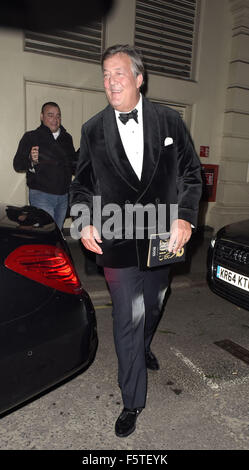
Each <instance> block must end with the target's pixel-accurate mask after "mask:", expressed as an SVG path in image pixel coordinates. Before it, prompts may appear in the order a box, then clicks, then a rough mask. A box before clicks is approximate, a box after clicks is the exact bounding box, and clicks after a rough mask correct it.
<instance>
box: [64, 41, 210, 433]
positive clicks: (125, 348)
mask: <svg viewBox="0 0 249 470" xmlns="http://www.w3.org/2000/svg"><path fill="white" fill-rule="evenodd" d="M102 69H103V78H104V87H105V91H106V96H107V98H108V101H109V105H108V106H107V107H106V108H105V109H104V110H103V111H101V112H100V113H98V114H97V115H96V116H94V117H93V118H91V119H90V120H89V121H88V122H87V123H86V124H85V125H83V127H82V138H81V146H80V156H79V163H78V167H77V172H76V177H75V179H74V181H73V183H72V187H71V206H74V205H75V207H76V205H77V204H79V205H80V204H81V206H82V208H83V210H84V208H86V209H87V210H86V212H88V213H90V215H91V219H90V222H91V221H92V223H90V225H89V217H87V220H88V222H86V223H84V218H83V219H82V221H83V223H82V225H83V228H82V232H81V237H82V238H81V240H82V243H83V244H84V246H85V247H86V248H87V249H88V250H91V251H93V252H94V253H96V259H97V263H98V264H99V265H101V266H103V267H104V273H105V278H106V281H107V283H108V286H109V289H110V293H111V298H112V304H113V327H114V341H115V347H116V352H117V356H118V383H119V386H120V388H121V393H122V399H123V404H124V408H123V410H122V412H121V414H120V416H119V417H118V419H117V421H116V424H115V432H116V435H117V436H118V437H126V436H128V435H129V434H131V433H132V432H133V431H134V430H135V427H136V420H137V417H138V415H139V414H140V412H141V411H142V409H143V408H144V407H145V404H146V394H147V369H151V370H154V371H155V370H158V369H159V364H158V361H157V358H156V357H155V355H154V354H153V353H152V351H151V348H150V346H151V342H152V338H153V335H154V333H155V331H156V327H157V325H158V322H159V320H160V315H161V311H162V306H163V301H164V297H165V292H166V290H167V287H168V282H169V281H168V275H169V268H168V266H162V267H159V268H153V269H149V268H147V265H146V260H147V257H148V236H146V233H147V232H148V230H149V229H151V227H148V225H146V222H145V226H144V227H143V228H144V233H145V237H144V239H140V238H139V237H137V236H136V233H137V231H136V228H137V227H136V226H134V233H133V237H132V236H131V235H132V234H129V236H127V237H126V235H125V234H127V233H128V232H129V231H128V230H126V229H127V227H126V226H125V222H121V223H122V225H121V226H120V227H119V228H118V230H117V234H116V236H115V233H114V235H113V237H112V238H111V239H110V238H109V237H105V236H101V234H100V233H99V230H98V227H96V224H95V225H94V198H96V197H97V196H100V197H101V204H102V208H104V209H106V208H107V207H109V206H110V205H113V207H115V205H116V207H118V208H119V209H121V210H122V211H123V212H124V213H125V210H126V208H128V209H129V207H130V206H131V205H136V204H138V205H139V204H140V205H141V206H142V207H148V206H149V205H152V206H153V207H154V208H155V212H156V213H157V211H158V206H159V205H160V206H161V209H162V207H164V208H165V211H166V209H167V207H169V205H170V204H173V205H175V206H176V205H178V218H176V219H175V220H174V222H173V223H172V225H171V227H169V229H170V230H171V236H170V245H169V249H170V250H173V251H174V250H175V251H177V250H178V249H181V248H182V246H183V245H184V244H185V243H186V242H187V241H188V240H189V238H190V236H191V230H192V229H191V225H196V223H197V214H198V203H199V199H200V195H201V186H202V183H201V175H200V162H199V159H198V157H197V155H196V153H195V150H194V146H193V143H192V140H191V137H190V135H189V133H188V131H187V129H186V127H185V125H184V123H183V121H182V120H181V118H180V116H179V114H178V113H176V112H175V111H173V110H172V109H170V108H168V107H166V106H161V105H159V104H153V103H151V102H150V101H149V100H147V99H146V98H144V97H143V96H142V95H141V94H140V87H141V85H142V83H143V76H144V67H143V62H142V59H141V56H140V53H139V52H138V51H137V50H136V49H135V48H134V47H132V46H128V45H116V46H113V47H110V48H108V49H107V50H106V51H105V52H104V55H103V58H102ZM72 212H74V214H75V209H74V210H73V211H72ZM100 212H101V213H102V219H101V224H100V227H101V230H102V228H103V227H104V224H105V222H106V213H107V211H106V210H102V211H100ZM165 215H166V214H165ZM123 220H125V217H123V218H122V221H123ZM138 228H139V227H138ZM152 229H153V227H152ZM152 233H153V232H152ZM154 233H155V232H154ZM102 235H103V232H102ZM120 235H123V237H121V236H120ZM155 405H156V404H155ZM157 405H158V404H157Z"/></svg>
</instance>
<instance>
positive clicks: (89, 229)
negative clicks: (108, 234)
mask: <svg viewBox="0 0 249 470" xmlns="http://www.w3.org/2000/svg"><path fill="white" fill-rule="evenodd" d="M81 242H82V243H83V245H84V247H85V248H86V249H87V250H90V251H93V252H94V253H97V254H98V255H102V254H103V251H102V250H101V248H100V246H99V245H98V243H102V240H101V239H100V236H99V232H98V230H97V229H96V228H95V227H94V226H93V225H87V226H86V227H84V228H83V229H82V231H81Z"/></svg>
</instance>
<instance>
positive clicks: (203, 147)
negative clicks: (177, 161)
mask: <svg viewBox="0 0 249 470" xmlns="http://www.w3.org/2000/svg"><path fill="white" fill-rule="evenodd" d="M200 157H209V146H207V145H201V146H200Z"/></svg>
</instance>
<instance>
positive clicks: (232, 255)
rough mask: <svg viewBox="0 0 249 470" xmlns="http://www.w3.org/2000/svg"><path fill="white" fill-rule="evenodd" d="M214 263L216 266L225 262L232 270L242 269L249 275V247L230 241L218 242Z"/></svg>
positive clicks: (221, 240)
mask: <svg viewBox="0 0 249 470" xmlns="http://www.w3.org/2000/svg"><path fill="white" fill-rule="evenodd" d="M214 261H215V263H216V264H219V263H221V264H222V263H223V264H224V262H225V263H226V265H229V266H230V268H231V269H232V267H233V268H237V269H238V268H240V269H243V271H245V272H246V273H249V247H247V246H245V245H240V244H239V243H233V242H231V241H229V240H224V239H220V240H217V242H216V245H215V256H214Z"/></svg>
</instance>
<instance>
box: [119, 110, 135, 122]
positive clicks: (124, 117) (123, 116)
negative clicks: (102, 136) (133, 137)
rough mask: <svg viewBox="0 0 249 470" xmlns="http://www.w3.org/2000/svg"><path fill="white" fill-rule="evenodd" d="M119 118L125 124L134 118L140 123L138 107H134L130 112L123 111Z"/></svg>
mask: <svg viewBox="0 0 249 470" xmlns="http://www.w3.org/2000/svg"><path fill="white" fill-rule="evenodd" d="M119 119H120V121H121V122H122V123H123V124H126V123H127V122H128V121H129V119H134V120H135V121H136V122H137V123H138V119H137V109H133V111H131V112H130V113H121V114H120V115H119Z"/></svg>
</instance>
